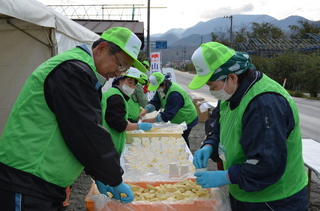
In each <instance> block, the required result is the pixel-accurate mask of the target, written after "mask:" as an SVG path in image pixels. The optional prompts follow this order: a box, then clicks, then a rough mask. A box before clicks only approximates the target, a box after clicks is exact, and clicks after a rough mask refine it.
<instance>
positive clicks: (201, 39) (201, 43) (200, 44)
mask: <svg viewBox="0 0 320 211" xmlns="http://www.w3.org/2000/svg"><path fill="white" fill-rule="evenodd" d="M200 38H201V43H200V45H202V38H203V36H200Z"/></svg>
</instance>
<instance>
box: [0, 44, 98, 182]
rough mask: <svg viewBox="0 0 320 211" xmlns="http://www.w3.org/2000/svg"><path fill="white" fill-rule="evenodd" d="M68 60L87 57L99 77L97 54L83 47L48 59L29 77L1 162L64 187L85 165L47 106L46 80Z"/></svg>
mask: <svg viewBox="0 0 320 211" xmlns="http://www.w3.org/2000/svg"><path fill="white" fill-rule="evenodd" d="M67 60H80V61H83V62H84V63H86V64H88V65H89V66H90V68H91V69H92V71H93V72H94V73H95V75H96V77H97V78H98V75H97V72H96V68H95V66H94V62H93V58H92V57H91V56H90V55H89V54H88V53H87V52H86V51H84V50H82V49H80V48H73V49H71V50H69V51H66V52H64V53H61V54H59V55H57V56H55V57H52V58H51V59H49V60H47V61H46V62H44V63H43V64H41V65H40V66H39V67H38V68H36V69H35V71H34V72H33V73H32V74H31V75H30V77H29V78H28V80H27V81H26V83H25V85H24V87H23V89H22V91H21V92H20V94H19V96H18V98H17V100H16V102H15V104H14V106H13V108H12V111H11V113H10V116H9V118H8V121H7V124H6V126H5V128H4V130H3V134H2V137H1V139H0V149H1V150H0V162H2V163H4V164H6V165H8V166H10V167H13V168H15V169H18V170H21V171H24V172H28V173H30V174H33V175H35V176H37V177H39V178H41V179H43V180H45V181H48V182H50V183H53V184H55V185H58V186H60V187H64V188H65V187H68V186H70V185H72V184H73V182H74V181H75V180H76V178H77V177H78V176H79V175H80V174H81V172H82V171H83V169H84V167H83V166H82V165H81V163H80V162H79V161H78V160H77V159H76V158H75V156H74V155H73V153H72V152H71V151H70V149H69V148H68V147H67V145H66V144H65V142H64V139H63V137H62V134H61V131H60V129H59V125H58V123H57V120H56V116H55V114H54V113H53V112H52V111H51V110H50V108H49V107H48V106H47V103H46V99H45V94H44V81H45V80H46V78H47V76H48V74H50V72H51V71H52V70H53V69H54V68H56V67H57V66H58V65H60V64H61V63H63V62H65V61H67ZM26 158H27V159H26Z"/></svg>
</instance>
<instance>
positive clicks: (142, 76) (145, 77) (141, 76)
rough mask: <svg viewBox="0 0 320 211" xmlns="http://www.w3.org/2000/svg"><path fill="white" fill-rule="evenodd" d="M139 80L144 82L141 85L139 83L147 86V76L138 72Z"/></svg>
mask: <svg viewBox="0 0 320 211" xmlns="http://www.w3.org/2000/svg"><path fill="white" fill-rule="evenodd" d="M140 78H141V79H142V80H144V82H143V83H141V84H148V80H149V79H148V76H147V75H146V74H144V73H143V72H140Z"/></svg>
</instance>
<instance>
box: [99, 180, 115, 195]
mask: <svg viewBox="0 0 320 211" xmlns="http://www.w3.org/2000/svg"><path fill="white" fill-rule="evenodd" d="M96 185H97V188H98V190H99V192H100V193H101V194H104V195H106V196H108V197H109V195H108V194H107V192H110V193H111V194H112V195H114V192H113V188H112V187H111V186H109V185H105V184H103V183H102V182H100V181H99V180H96Z"/></svg>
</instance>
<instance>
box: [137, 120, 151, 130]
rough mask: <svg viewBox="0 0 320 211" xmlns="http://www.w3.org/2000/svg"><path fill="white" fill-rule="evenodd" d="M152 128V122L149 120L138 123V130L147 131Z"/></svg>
mask: <svg viewBox="0 0 320 211" xmlns="http://www.w3.org/2000/svg"><path fill="white" fill-rule="evenodd" d="M151 128H152V124H151V123H149V122H142V123H138V130H144V131H149V130H151Z"/></svg>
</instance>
